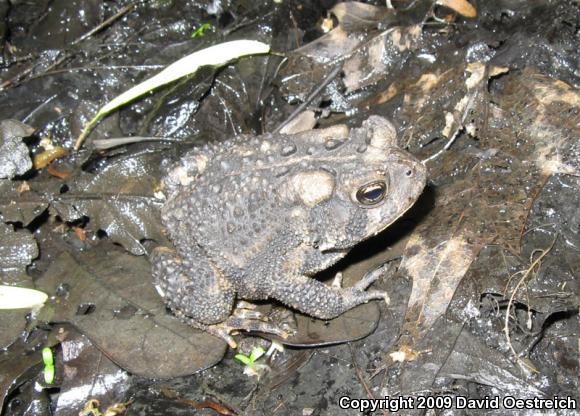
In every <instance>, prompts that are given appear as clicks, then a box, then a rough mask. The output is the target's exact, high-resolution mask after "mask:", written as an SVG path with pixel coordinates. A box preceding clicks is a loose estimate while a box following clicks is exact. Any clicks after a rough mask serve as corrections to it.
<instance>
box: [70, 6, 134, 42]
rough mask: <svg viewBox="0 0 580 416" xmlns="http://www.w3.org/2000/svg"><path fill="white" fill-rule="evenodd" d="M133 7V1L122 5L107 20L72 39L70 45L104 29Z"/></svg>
mask: <svg viewBox="0 0 580 416" xmlns="http://www.w3.org/2000/svg"><path fill="white" fill-rule="evenodd" d="M134 8H135V3H131V4H129V5H127V6H125V7H123V8H122V9H121V10H119V11H118V12H117V13H115V14H114V15H113V16H111V17H109V18H108V19H107V20H105V21H104V22H103V23H101V24H100V25H97V26H96V27H94V28H93V29H91V30H89V31H88V32H87V33H85V34H84V35H82V36H80V37H79V38H77V39H75V40H73V41H72V43H71V44H72V45H76V44H77V43H80V42H82V41H83V40H85V39H86V38H88V37H91V36H93V35H94V34H95V33H97V32H99V31H100V30H102V29H104V28H105V27H107V26H109V25H110V24H111V23H113V22H114V21H115V20H117V19H119V18H120V17H123V16H124V15H126V14H127V13H129V12H130V11H131V10H133V9H134Z"/></svg>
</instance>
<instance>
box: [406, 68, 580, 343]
mask: <svg viewBox="0 0 580 416" xmlns="http://www.w3.org/2000/svg"><path fill="white" fill-rule="evenodd" d="M468 79H469V78H468ZM479 82H487V81H485V80H484V79H483V78H481V80H480V81H479ZM466 91H467V95H469V94H470V92H469V91H470V89H466ZM497 94H498V97H497V98H496V99H497V100H498V102H499V107H498V108H496V109H493V110H492V111H491V115H490V117H491V119H490V120H489V129H488V131H487V132H485V133H484V132H483V131H482V133H480V142H479V147H480V148H479V149H478V150H477V151H472V152H465V151H464V152H463V156H462V158H463V159H459V160H458V159H457V155H456V154H454V153H453V152H451V151H449V152H447V153H446V154H445V155H443V157H442V160H439V161H438V162H437V163H434V164H433V165H428V166H431V171H430V173H431V178H432V180H433V181H434V182H435V183H437V181H438V180H439V178H444V177H445V176H446V175H449V173H450V172H451V171H453V170H456V169H457V168H456V166H458V165H460V166H463V167H464V168H463V169H464V174H463V175H456V177H455V178H454V179H453V180H452V181H451V182H449V181H448V180H446V181H447V183H444V184H442V185H441V186H439V187H438V188H436V190H437V196H436V205H435V207H434V209H433V211H432V214H431V215H430V216H428V217H427V218H426V219H425V220H424V221H423V223H422V224H420V226H419V227H418V228H417V230H416V232H415V233H414V235H413V237H412V238H411V240H410V241H409V244H408V245H407V249H406V255H405V258H404V260H403V262H402V264H401V269H402V270H403V271H404V273H406V274H408V275H409V276H411V277H412V278H413V292H412V295H411V299H410V301H409V310H408V313H407V318H406V320H407V322H408V328H407V329H408V330H409V331H411V332H414V333H415V334H416V335H418V334H419V333H421V331H423V330H425V329H426V328H428V327H429V326H430V325H432V324H433V322H435V320H436V319H437V318H438V317H439V316H441V315H442V314H444V313H445V311H446V310H447V307H448V305H449V302H450V301H451V299H452V298H453V296H454V293H455V290H456V288H457V286H458V285H459V283H460V282H461V280H462V278H463V276H464V275H465V273H466V272H467V270H468V269H469V267H470V265H471V264H472V262H473V261H474V260H475V259H476V257H477V255H478V254H479V252H480V250H481V248H482V247H484V246H485V245H487V244H491V243H493V244H496V245H502V246H504V247H505V248H506V249H507V250H510V251H512V252H514V253H517V252H519V250H520V238H521V235H522V233H523V230H524V226H525V223H526V219H527V218H528V213H529V210H530V208H531V206H532V203H533V201H534V199H535V198H536V196H537V195H538V193H539V192H540V191H541V189H542V188H543V186H544V184H545V182H546V180H547V179H548V177H549V176H550V175H551V174H553V173H556V172H562V173H574V172H578V167H577V163H578V162H577V161H578V160H579V159H578V158H575V157H574V152H577V150H574V136H575V135H574V133H573V131H574V129H577V127H576V126H577V121H575V120H573V119H572V120H570V119H569V118H567V117H566V118H564V119H562V117H561V115H562V114H569V111H568V110H566V106H568V108H570V109H571V108H573V106H574V105H576V103H577V102H578V101H577V100H578V96H577V95H574V93H573V92H572V91H571V90H570V88H569V87H567V86H565V85H562V83H561V82H560V81H557V80H551V79H549V78H547V77H542V76H539V75H537V74H533V73H530V72H528V73H524V74H521V75H514V76H513V77H512V78H511V79H510V82H509V83H508V84H506V85H505V88H504V89H502V90H501V92H498V93H497ZM555 97H560V99H558V100H557V101H556V100H555V99H554V98H555ZM479 103H480V105H477V106H475V107H474V108H479V110H478V111H477V113H474V114H480V115H482V114H487V112H486V111H485V108H482V107H481V105H482V104H483V105H493V104H485V103H484V101H482V100H480V101H479ZM555 106H556V107H555ZM556 108H558V110H557V111H558V112H559V113H560V117H559V120H558V117H557V115H556V114H555V113H553V110H555V109H556ZM548 115H550V116H551V117H549V116H548ZM472 118H473V117H472ZM522 118H523V119H527V121H526V122H523V123H522V121H521V120H522ZM514 131H515V132H516V133H515V134H514ZM484 134H485V136H483V135H484ZM482 136H483V137H482ZM516 137H517V139H516ZM442 180H443V179H442ZM411 328H413V329H411ZM416 331H418V332H416Z"/></svg>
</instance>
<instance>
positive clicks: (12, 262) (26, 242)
mask: <svg viewBox="0 0 580 416" xmlns="http://www.w3.org/2000/svg"><path fill="white" fill-rule="evenodd" d="M36 257H38V246H37V244H36V240H35V239H34V237H33V236H32V234H30V232H29V231H28V230H26V229H24V230H14V227H13V226H12V225H10V224H4V223H3V222H0V270H1V271H2V274H3V275H2V279H1V280H0V283H4V284H6V283H15V282H17V280H15V279H16V276H17V275H20V274H23V273H25V271H26V266H28V265H29V264H30V263H31V262H32V260H33V259H35V258H36Z"/></svg>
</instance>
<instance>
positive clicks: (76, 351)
mask: <svg viewBox="0 0 580 416" xmlns="http://www.w3.org/2000/svg"><path fill="white" fill-rule="evenodd" d="M58 332H59V339H60V340H61V344H60V345H61V350H62V362H57V363H56V365H57V366H59V367H61V368H64V371H63V376H62V381H61V384H60V392H59V395H58V398H57V399H56V406H55V410H54V414H55V416H66V415H73V414H74V415H77V414H80V413H81V412H82V411H83V410H84V409H83V408H85V409H86V407H85V405H86V402H87V397H90V398H91V399H92V400H95V401H97V408H98V407H101V406H100V404H102V407H101V408H106V407H108V406H113V405H114V404H115V403H119V402H121V401H122V400H123V399H125V394H126V392H127V390H128V388H129V387H130V385H131V383H130V381H131V380H130V375H129V374H127V373H126V372H125V371H123V370H121V369H120V368H119V367H118V366H117V365H115V364H114V363H113V362H112V361H111V360H110V359H109V358H107V356H106V355H105V354H103V352H101V351H99V350H98V349H97V348H95V346H94V345H93V344H92V343H91V342H90V341H89V339H88V338H87V337H86V336H84V335H82V334H80V333H79V332H78V331H76V330H75V329H74V328H72V327H69V326H61V327H60V328H59V330H58Z"/></svg>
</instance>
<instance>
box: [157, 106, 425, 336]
mask: <svg viewBox="0 0 580 416" xmlns="http://www.w3.org/2000/svg"><path fill="white" fill-rule="evenodd" d="M425 182H426V170H425V167H424V166H423V165H422V164H421V163H420V162H419V161H418V160H417V159H415V158H414V157H413V156H412V155H410V154H409V153H407V152H405V151H403V150H401V149H400V148H399V147H397V143H396V129H395V128H394V126H393V125H392V124H391V123H390V122H389V121H388V120H386V119H385V118H382V117H379V116H371V117H369V118H368V119H367V120H366V121H364V122H363V123H362V126H361V127H360V128H349V127H347V126H346V125H337V126H333V127H328V128H324V129H315V130H311V131H308V132H302V133H298V134H294V135H284V134H264V135H262V136H258V137H247V136H238V137H236V138H233V139H229V140H227V141H224V142H221V143H217V144H209V145H206V146H205V147H202V148H196V149H193V150H192V151H190V152H189V153H187V154H185V155H184V157H183V158H182V159H181V160H179V162H177V163H176V164H175V165H174V166H173V167H172V169H170V171H169V173H168V175H167V176H166V177H165V178H164V192H165V194H166V196H167V200H166V202H165V204H164V206H163V208H162V213H161V214H162V221H163V224H164V226H165V227H166V229H167V233H168V235H169V237H170V240H171V242H172V243H173V247H158V248H156V249H155V250H154V251H153V252H152V254H151V263H152V272H153V278H154V282H155V285H156V288H157V290H158V292H159V293H160V294H161V296H162V297H163V298H164V299H165V302H166V304H167V306H168V307H169V308H170V309H171V310H172V311H173V312H174V313H175V314H176V315H177V316H179V317H181V318H182V319H185V320H187V322H189V323H190V324H192V325H193V326H195V327H197V328H200V329H203V330H205V331H207V332H209V333H211V334H213V335H216V336H218V337H221V338H222V339H224V340H226V341H227V342H228V343H229V344H230V345H231V346H233V347H235V342H234V340H233V338H232V335H231V333H232V332H233V331H236V330H247V331H261V332H268V333H273V334H277V335H280V336H285V335H286V334H285V333H284V332H283V331H282V330H281V329H279V328H277V327H276V326H274V325H272V324H270V323H269V322H266V321H265V320H263V319H262V317H261V316H260V315H259V314H258V313H257V312H256V311H252V310H249V309H241V308H236V307H235V302H236V300H239V299H244V300H258V299H268V298H273V299H276V300H278V301H280V302H282V303H283V304H285V305H287V306H289V307H291V308H293V309H295V310H298V311H300V312H303V313H305V314H308V315H310V316H313V317H315V318H319V319H325V320H327V319H332V318H335V317H337V316H339V315H340V314H342V313H343V312H345V311H347V310H349V309H351V308H353V307H355V306H357V305H359V304H362V303H365V302H368V301H370V300H373V299H384V300H387V301H388V296H387V293H386V292H383V291H377V290H366V289H367V288H368V287H369V286H370V285H371V284H372V283H373V281H374V280H375V279H376V278H377V277H378V276H377V275H376V274H375V275H369V276H370V277H366V278H363V279H362V280H361V281H359V282H358V283H357V284H355V286H352V287H347V288H342V287H341V285H340V282H339V280H340V279H336V280H335V283H334V284H333V285H326V284H324V283H322V282H320V281H319V280H317V279H315V278H313V276H314V275H315V274H316V273H317V272H319V271H321V270H324V269H326V268H328V267H329V266H331V265H333V264H334V263H336V262H337V261H338V260H340V259H341V258H343V257H344V256H345V255H346V254H347V252H348V251H349V250H350V249H351V248H352V247H353V246H355V245H356V244H358V243H359V242H361V241H363V240H365V239H367V238H369V237H372V236H374V235H376V234H378V233H380V232H381V231H382V230H384V229H385V228H386V227H388V226H389V225H390V224H391V223H393V222H394V221H395V220H396V219H397V218H399V217H400V216H401V215H402V214H403V213H404V212H405V211H407V210H408V209H409V208H410V207H411V206H412V205H413V203H414V202H415V201H416V200H417V198H418V197H419V195H420V194H421V192H422V190H423V188H424V186H425ZM339 277H340V276H339Z"/></svg>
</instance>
